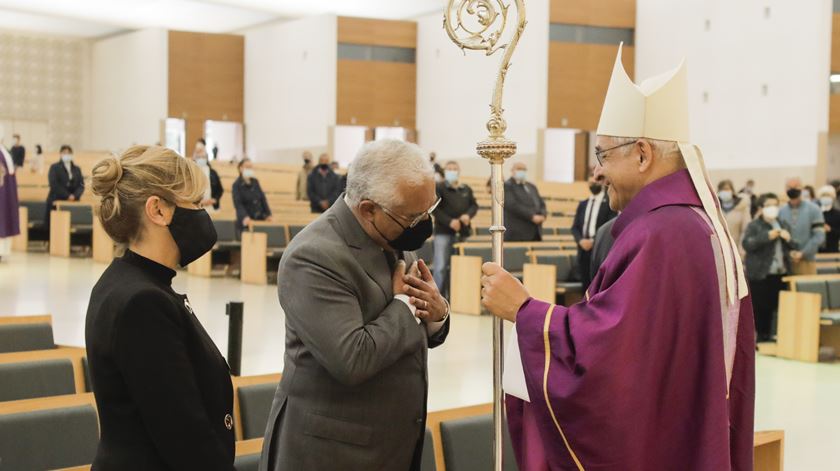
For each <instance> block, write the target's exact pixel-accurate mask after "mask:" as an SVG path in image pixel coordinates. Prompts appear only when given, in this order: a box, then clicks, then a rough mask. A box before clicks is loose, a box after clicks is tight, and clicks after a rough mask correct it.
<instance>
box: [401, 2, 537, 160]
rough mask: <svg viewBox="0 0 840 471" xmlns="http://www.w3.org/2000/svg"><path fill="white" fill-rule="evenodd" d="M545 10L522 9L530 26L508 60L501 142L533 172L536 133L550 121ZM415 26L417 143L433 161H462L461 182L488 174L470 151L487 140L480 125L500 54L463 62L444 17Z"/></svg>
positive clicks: (472, 54)
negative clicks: (432, 154)
mask: <svg viewBox="0 0 840 471" xmlns="http://www.w3.org/2000/svg"><path fill="white" fill-rule="evenodd" d="M548 3H549V2H548V0H529V1H528V2H527V12H526V17H527V19H528V25H527V27H526V28H525V32H524V33H523V35H522V39H521V41H520V43H519V45H518V46H517V49H516V51H515V52H514V54H513V59H512V60H511V67H510V70H509V72H508V75H507V79H506V82H505V89H504V109H505V115H504V116H505V119H506V121H507V123H508V130H507V137H508V138H509V139H512V140H514V141H516V143H517V145H518V151H517V155H516V156H514V158H513V159H514V160H516V159H520V160H525V161H526V162H527V163H529V164H530V165H531V166H532V167H533V164H534V162H535V154H536V151H537V129H540V128H545V127H546V122H547V114H548V21H549V19H548V18H549V16H548V13H549V12H548ZM509 14H510V15H511V18H509V21H510V22H511V23H515V21H516V18H515V14H516V11H515V7H512V8H511V9H510V13H509ZM417 21H418V28H417V129H418V133H419V144H420V145H421V146H422V147H423V148H424V149H427V150H429V151H435V152H437V155H438V161H439V162H445V161H447V160H450V159H456V160H460V159H463V160H460V163H461V169H462V172H463V173H464V174H465V175H487V174H489V169H488V168H487V167H488V166H487V164H486V163H485V162H484V161H483V160H482V159H481V158H479V157H478V156H476V154H475V145H476V143H477V142H478V141H480V140H482V139H484V138H486V137H487V130H486V128H485V124H486V123H487V120H488V118H489V115H490V100H491V97H492V93H493V87H494V85H495V80H496V73H497V70H498V67H499V61H500V60H501V54H502V52H503V51H499V52H497V53H496V54H494V55H493V56H490V57H487V56H485V55H484V54H483V53H482V52H478V51H467V53H466V56H465V55H464V53H462V52H461V50H460V49H459V48H458V47H456V46H455V44H453V43H452V41H451V40H450V39H449V36H447V34H446V32H445V31H444V29H443V28H442V27H441V23H442V21H443V12H442V11H441V12H438V13H434V14H430V15H426V16H423V17H420V18H418V20H417ZM509 26H510V25H509ZM508 167H509V166H508ZM534 170H536V169H534Z"/></svg>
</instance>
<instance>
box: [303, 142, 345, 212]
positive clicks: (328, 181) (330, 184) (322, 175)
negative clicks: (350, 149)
mask: <svg viewBox="0 0 840 471" xmlns="http://www.w3.org/2000/svg"><path fill="white" fill-rule="evenodd" d="M306 194H307V196H309V207H310V208H311V209H312V212H313V213H323V212H324V211H326V210H327V209H329V208H330V206H332V205H333V203H335V200H337V199H338V197H339V196H340V195H341V177H339V176H338V175H337V174H336V173H335V172H333V171H332V169H331V168H330V156H329V155H327V154H321V156H320V157H319V158H318V166H317V167H315V168H314V169H312V172H311V173H310V174H309V177H308V178H307V179H306Z"/></svg>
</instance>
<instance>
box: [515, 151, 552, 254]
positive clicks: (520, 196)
mask: <svg viewBox="0 0 840 471" xmlns="http://www.w3.org/2000/svg"><path fill="white" fill-rule="evenodd" d="M527 171H528V168H527V167H526V166H525V164H524V163H522V162H517V163H515V164H513V176H512V177H511V178H510V179H508V181H506V182H505V228H506V230H505V241H508V242H532V241H539V240H542V234H541V232H540V230H541V227H542V224H543V222H545V217H546V214H547V213H546V210H545V201H543V199H542V197H541V196H540V193H539V191H537V187H536V185H534V184H533V183H530V182H528V181H527Z"/></svg>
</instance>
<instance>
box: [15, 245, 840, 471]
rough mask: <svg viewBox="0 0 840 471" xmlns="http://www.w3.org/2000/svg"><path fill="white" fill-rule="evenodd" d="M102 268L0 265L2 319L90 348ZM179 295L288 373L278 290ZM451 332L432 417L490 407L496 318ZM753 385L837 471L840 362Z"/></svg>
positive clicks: (814, 470) (432, 377) (789, 461)
mask: <svg viewBox="0 0 840 471" xmlns="http://www.w3.org/2000/svg"><path fill="white" fill-rule="evenodd" d="M105 268H106V265H103V264H98V263H94V262H93V261H92V260H90V259H63V258H56V257H50V256H48V255H46V254H34V253H30V254H20V253H15V254H13V255H12V256H11V257H10V258H9V259H4V262H3V263H0V315H12V314H17V315H25V314H44V313H49V314H52V316H53V327H54V330H55V341H56V343H57V344H61V345H73V346H84V318H85V311H86V309H87V303H88V298H89V296H90V290H91V288H92V287H93V285H94V283H95V282H96V280H97V279H98V278H99V275H100V274H101V273H102V271H103V270H104V269H105ZM174 287H175V290H176V291H178V292H181V293H186V294H187V295H188V296H189V298H190V302H191V304H192V306H193V308H194V309H195V312H196V315H197V316H198V317H199V319H200V320H201V321H202V323H203V324H204V326H205V328H206V329H207V331H208V332H209V333H210V336H211V337H212V338H213V340H214V341H215V342H216V344H217V345H218V346H219V350H221V351H222V353H225V354H226V352H227V316H226V315H225V303H227V302H229V301H242V302H244V303H245V326H244V342H243V343H244V347H243V355H242V370H243V371H242V372H243V374H245V375H254V374H263V373H272V372H278V371H280V370H281V369H282V367H283V350H284V346H283V343H284V335H285V332H284V331H285V329H284V321H283V311H282V310H281V309H280V306H279V304H278V302H277V294H276V289H275V288H274V287H272V286H252V285H245V284H242V283H240V282H239V281H238V280H234V279H219V278H214V279H207V278H199V277H194V276H191V275H188V274H187V273H186V272H181V273H179V274H178V276H177V277H176V278H175V282H174ZM451 328H452V330H451V333H450V335H449V339H448V340H447V342H446V344H444V346H442V347H441V348H438V349H435V350H432V351H430V353H429V381H430V391H429V409H430V410H439V409H447V408H452V407H460V406H466V405H472V404H480V403H485V402H490V401H491V400H492V387H491V382H492V371H491V363H490V361H491V360H490V358H491V343H490V338H491V337H490V336H491V328H492V323H491V319H490V318H489V317H475V316H467V315H455V316H454V317H453V319H452V326H451ZM149 341H150V342H154V339H149ZM756 383H757V384H756V388H757V397H756V429H758V430H770V429H784V430H785V464H786V467H787V469H789V470H793V471H799V470H803V471H821V470H826V471H828V470H835V469H837V452H838V449H837V445H838V444H840V441H838V432H837V425H838V424H840V401H838V398H840V363H838V364H809V363H799V362H794V361H788V360H780V359H776V358H771V357H764V356H758V357H757V361H756Z"/></svg>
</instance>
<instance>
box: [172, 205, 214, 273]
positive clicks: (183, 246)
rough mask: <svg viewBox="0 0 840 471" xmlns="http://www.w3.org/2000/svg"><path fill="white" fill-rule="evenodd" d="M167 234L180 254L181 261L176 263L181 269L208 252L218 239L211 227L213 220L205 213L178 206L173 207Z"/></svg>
mask: <svg viewBox="0 0 840 471" xmlns="http://www.w3.org/2000/svg"><path fill="white" fill-rule="evenodd" d="M169 232H170V233H171V234H172V238H173V239H175V245H177V246H178V251H179V252H181V260H180V261H179V262H178V263H180V265H181V266H182V267H186V266H187V265H189V264H190V263H192V262H194V261H196V260H198V259H199V258H201V256H202V255H204V254H206V253H207V252H209V251H210V249H212V248H213V246H214V245H216V240H217V238H218V236H217V235H216V227H215V226H213V220H212V219H210V215H209V214H207V211H205V210H203V209H186V208H182V207H180V206H176V207H175V214H173V215H172V222H170V223H169Z"/></svg>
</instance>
